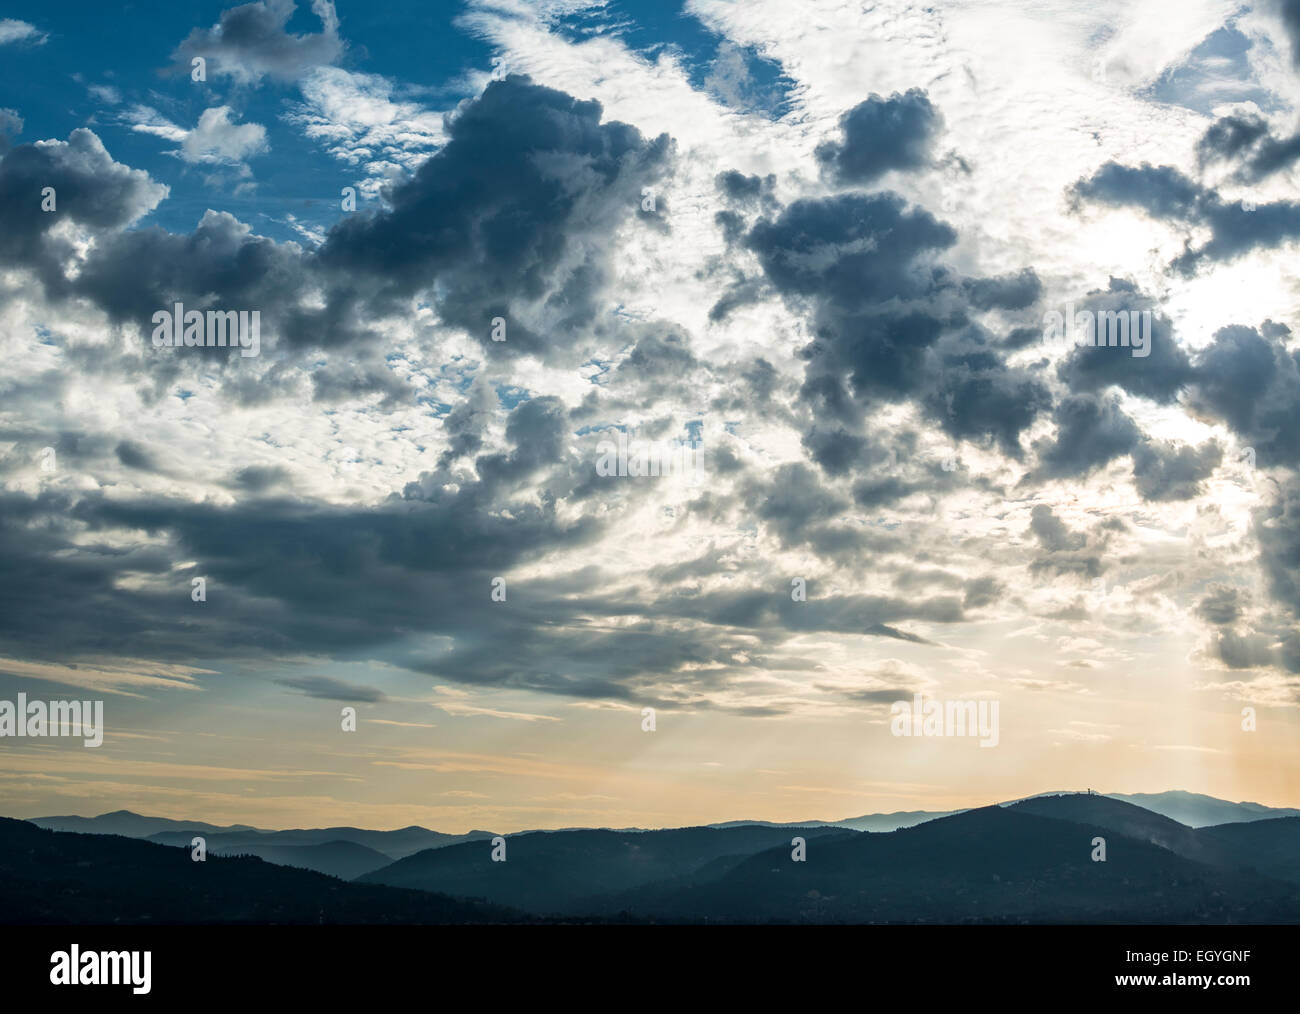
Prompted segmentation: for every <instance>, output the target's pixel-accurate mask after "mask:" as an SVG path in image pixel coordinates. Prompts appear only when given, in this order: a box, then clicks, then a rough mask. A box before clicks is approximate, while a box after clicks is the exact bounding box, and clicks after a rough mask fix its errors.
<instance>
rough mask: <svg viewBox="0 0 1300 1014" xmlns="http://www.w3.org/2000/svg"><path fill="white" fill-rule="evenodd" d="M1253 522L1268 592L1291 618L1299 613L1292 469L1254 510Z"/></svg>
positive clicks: (1299, 496)
mask: <svg viewBox="0 0 1300 1014" xmlns="http://www.w3.org/2000/svg"><path fill="white" fill-rule="evenodd" d="M1254 525H1255V528H1256V530H1257V532H1258V538H1259V562H1260V566H1261V567H1262V568H1263V569H1264V576H1265V579H1266V580H1267V582H1268V590H1269V593H1270V594H1271V595H1272V596H1273V598H1274V599H1275V600H1276V601H1277V602H1279V603H1280V604H1281V605H1282V606H1283V607H1285V608H1286V610H1287V611H1288V612H1289V613H1290V614H1291V617H1292V618H1293V620H1294V619H1295V618H1296V617H1300V479H1298V478H1297V476H1296V474H1295V473H1294V472H1287V473H1286V474H1285V475H1284V477H1283V479H1282V481H1281V483H1280V485H1279V486H1278V487H1277V488H1276V491H1275V493H1274V495H1273V496H1271V497H1270V499H1269V501H1268V502H1267V503H1266V504H1265V505H1264V506H1262V507H1260V508H1259V509H1258V510H1256V511H1255V514H1254Z"/></svg>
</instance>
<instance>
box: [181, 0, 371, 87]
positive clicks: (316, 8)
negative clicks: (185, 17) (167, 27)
mask: <svg viewBox="0 0 1300 1014" xmlns="http://www.w3.org/2000/svg"><path fill="white" fill-rule="evenodd" d="M294 8H295V3H294V0H263V2H258V3H250V4H243V5H242V6H239V7H232V8H230V9H229V10H227V11H224V12H222V15H221V18H220V19H219V20H218V22H217V23H216V24H215V25H213V26H212V27H211V28H206V29H205V28H196V29H194V30H193V31H192V32H190V34H189V35H188V36H187V37H186V38H185V40H184V41H183V42H182V43H181V44H180V45H179V46H178V47H177V49H176V52H175V54H173V57H174V59H175V61H176V66H177V68H178V69H183V70H184V72H185V73H187V74H188V73H189V71H190V61H191V59H192V58H194V57H196V56H201V57H203V58H204V59H205V60H206V61H207V63H208V65H209V66H208V70H209V73H211V74H214V75H217V76H218V77H229V78H232V79H233V80H234V81H235V82H236V83H238V84H255V83H256V82H258V81H260V80H261V79H262V78H263V77H266V76H268V75H269V76H271V77H273V78H279V79H281V80H288V81H293V80H297V79H298V78H299V77H301V76H302V75H303V74H305V73H307V72H308V71H310V70H312V69H313V68H316V67H320V66H324V65H328V64H332V63H335V62H336V61H337V60H338V59H339V58H340V57H341V56H342V55H343V51H344V48H345V47H344V44H343V41H342V40H341V39H340V38H339V19H338V14H337V13H336V12H335V10H334V4H333V3H332V2H331V0H312V3H311V10H312V13H313V14H315V15H316V17H317V18H319V19H320V22H321V31H320V32H319V33H317V34H315V35H293V34H290V33H289V32H288V31H287V30H286V27H287V25H288V23H289V19H290V18H291V17H292V16H293V13H294Z"/></svg>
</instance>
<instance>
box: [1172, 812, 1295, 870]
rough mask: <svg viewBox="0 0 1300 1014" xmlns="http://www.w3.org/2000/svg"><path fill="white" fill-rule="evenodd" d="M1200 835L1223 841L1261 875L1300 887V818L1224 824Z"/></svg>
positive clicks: (1226, 846)
mask: <svg viewBox="0 0 1300 1014" xmlns="http://www.w3.org/2000/svg"><path fill="white" fill-rule="evenodd" d="M1197 833H1198V834H1200V835H1203V836H1205V837H1206V838H1210V839H1212V840H1214V841H1216V842H1219V843H1220V844H1221V845H1222V846H1223V847H1224V848H1225V849H1229V850H1231V851H1232V852H1233V854H1235V855H1237V856H1238V857H1239V859H1240V861H1241V862H1242V863H1244V864H1247V865H1249V866H1251V867H1253V868H1254V869H1256V870H1258V871H1259V872H1260V873H1265V874H1267V875H1269V876H1271V877H1278V878H1279V879H1281V880H1289V881H1290V882H1291V883H1293V884H1300V817H1277V818H1275V819H1273V820H1253V821H1250V822H1249V823H1239V824H1220V825H1218V826H1216V827H1205V828H1201V829H1200V830H1199V831H1198V832H1197Z"/></svg>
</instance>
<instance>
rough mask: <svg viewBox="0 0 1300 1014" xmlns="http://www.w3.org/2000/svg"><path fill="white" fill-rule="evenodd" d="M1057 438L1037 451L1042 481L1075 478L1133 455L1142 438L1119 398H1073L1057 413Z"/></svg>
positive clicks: (1063, 401)
mask: <svg viewBox="0 0 1300 1014" xmlns="http://www.w3.org/2000/svg"><path fill="white" fill-rule="evenodd" d="M1054 419H1055V422H1056V438H1055V440H1054V441H1052V442H1051V443H1050V444H1045V446H1041V447H1039V448H1037V450H1038V457H1039V465H1038V469H1037V472H1036V473H1035V476H1036V477H1037V478H1040V479H1060V478H1072V477H1078V476H1083V475H1087V474H1088V473H1089V472H1091V471H1092V470H1093V469H1096V468H1100V467H1101V466H1102V465H1105V464H1107V463H1108V462H1110V461H1113V460H1114V459H1115V458H1118V457H1120V456H1122V455H1125V454H1130V453H1132V452H1133V451H1134V450H1135V449H1136V448H1137V446H1138V444H1139V443H1140V442H1141V440H1142V434H1141V432H1140V431H1139V430H1138V428H1137V424H1135V423H1134V422H1133V420H1132V419H1130V418H1129V417H1128V416H1127V415H1125V414H1124V412H1123V410H1122V409H1121V408H1120V406H1119V400H1118V399H1117V398H1101V397H1094V396H1092V395H1071V396H1070V397H1067V398H1065V399H1063V400H1062V401H1061V402H1060V403H1059V404H1058V405H1057V406H1056V410H1055V413H1054Z"/></svg>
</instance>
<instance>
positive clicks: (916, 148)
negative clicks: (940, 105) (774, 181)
mask: <svg viewBox="0 0 1300 1014" xmlns="http://www.w3.org/2000/svg"><path fill="white" fill-rule="evenodd" d="M941 122H942V121H941V119H940V117H939V114H938V112H937V111H936V110H935V108H934V106H932V105H931V104H930V100H929V98H928V97H927V96H926V94H925V92H923V91H921V90H920V89H919V88H911V89H909V90H908V91H907V93H906V94H903V95H899V94H898V93H897V92H896V93H894V94H893V95H891V96H889V98H887V99H886V98H882V97H881V96H879V95H872V96H870V97H868V98H867V99H866V100H865V101H863V102H860V103H859V104H858V105H856V106H854V107H853V108H852V109H850V110H849V111H848V112H847V113H845V114H844V115H843V116H841V117H840V131H841V132H842V134H843V136H844V140H843V141H842V142H841V141H826V142H824V143H822V144H820V145H818V147H817V161H818V162H820V163H821V164H822V166H823V168H824V169H826V171H827V172H828V173H829V174H830V176H831V177H832V178H833V179H834V180H835V181H836V182H838V183H844V184H854V183H870V182H872V181H874V180H876V179H878V178H879V177H881V176H883V175H884V174H885V173H887V172H889V171H890V170H892V169H903V170H907V169H920V168H922V167H924V166H926V165H928V164H929V161H930V148H931V145H932V143H933V140H934V136H935V134H936V133H937V132H938V130H939V128H940V124H941Z"/></svg>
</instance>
